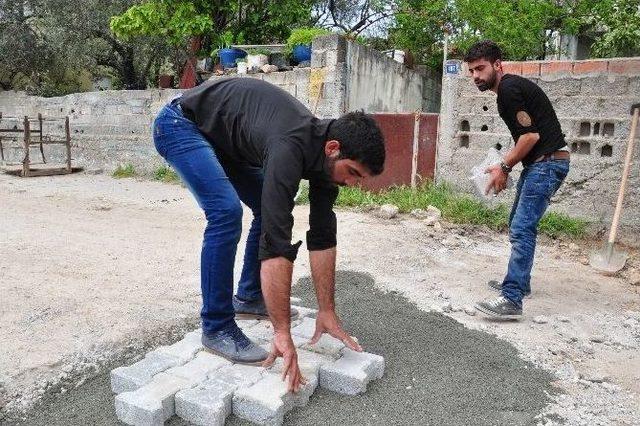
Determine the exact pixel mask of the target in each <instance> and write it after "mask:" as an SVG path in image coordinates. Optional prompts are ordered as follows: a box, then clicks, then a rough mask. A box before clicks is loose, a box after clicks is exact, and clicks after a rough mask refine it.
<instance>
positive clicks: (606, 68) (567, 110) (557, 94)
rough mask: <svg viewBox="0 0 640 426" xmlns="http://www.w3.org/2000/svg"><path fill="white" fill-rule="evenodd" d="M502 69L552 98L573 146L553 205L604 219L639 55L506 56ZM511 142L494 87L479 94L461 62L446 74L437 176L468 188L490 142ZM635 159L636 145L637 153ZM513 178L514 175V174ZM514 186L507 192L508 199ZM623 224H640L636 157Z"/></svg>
mask: <svg viewBox="0 0 640 426" xmlns="http://www.w3.org/2000/svg"><path fill="white" fill-rule="evenodd" d="M504 70H505V72H508V73H512V74H519V75H522V76H524V77H527V78H529V79H531V80H532V81H534V82H535V83H537V84H538V85H539V86H540V87H541V88H542V89H543V90H544V91H545V93H546V94H547V96H548V97H549V99H550V100H551V103H552V104H553V106H554V108H555V110H556V113H557V115H558V118H559V120H560V124H561V126H562V129H563V132H564V134H565V136H566V140H567V143H568V144H569V147H570V148H571V151H572V159H571V166H572V168H571V172H570V174H569V176H568V178H567V181H566V183H565V184H564V185H563V187H562V188H561V189H560V191H559V192H558V194H557V195H556V199H555V203H554V204H553V207H552V208H553V209H556V210H559V211H563V212H566V213H570V214H572V215H576V216H583V217H587V218H590V219H592V220H603V221H605V222H607V221H609V220H610V218H611V215H612V212H613V206H614V204H615V200H616V196H617V191H618V185H619V181H620V174H621V172H622V161H623V159H624V155H625V150H626V143H627V140H628V137H629V129H630V121H631V116H630V113H629V110H630V106H631V104H632V103H634V102H639V101H640V58H635V59H625V58H621V59H611V60H588V61H543V62H505V63H504ZM496 144H500V145H501V146H502V147H503V148H502V149H503V151H504V150H506V149H509V148H511V147H512V146H513V140H512V139H511V136H510V134H509V133H508V130H507V127H506V126H505V125H504V123H503V122H502V120H501V119H500V117H499V115H498V111H497V107H496V100H495V94H494V93H493V92H484V93H481V92H479V91H478V89H477V88H476V87H475V85H474V84H473V82H472V81H471V79H470V78H469V77H468V72H467V70H466V68H465V66H464V64H462V71H461V72H460V74H447V75H445V77H444V79H443V93H442V109H441V127H440V139H439V143H438V154H437V166H436V170H437V171H436V176H437V179H438V180H447V181H450V182H453V183H455V184H456V185H458V186H459V187H462V188H464V189H466V190H469V191H472V183H471V181H469V179H468V175H469V171H470V169H471V167H472V166H473V165H475V164H478V163H480V162H481V160H482V158H483V157H484V155H485V153H486V151H487V150H488V148H490V147H492V146H495V145H496ZM634 158H635V159H637V151H636V155H635V156H634ZM514 177H517V173H516V176H514ZM513 192H514V191H513V190H511V191H509V193H508V194H507V197H500V198H499V199H502V201H509V200H505V198H511V197H513ZM623 223H627V224H633V225H634V226H635V227H636V228H637V227H638V224H639V223H640V177H639V170H638V166H637V160H636V162H635V164H634V167H632V171H631V181H630V182H629V186H628V189H627V194H626V199H625V210H624V212H623Z"/></svg>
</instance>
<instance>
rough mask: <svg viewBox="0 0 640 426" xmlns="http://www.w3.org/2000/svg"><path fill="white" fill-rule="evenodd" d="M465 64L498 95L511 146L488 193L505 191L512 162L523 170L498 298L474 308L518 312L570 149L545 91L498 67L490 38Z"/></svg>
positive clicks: (514, 315)
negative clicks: (543, 222) (540, 230)
mask: <svg viewBox="0 0 640 426" xmlns="http://www.w3.org/2000/svg"><path fill="white" fill-rule="evenodd" d="M464 60H465V62H467V63H468V65H469V72H470V73H471V77H472V78H473V82H474V83H475V85H476V86H477V87H478V89H479V90H480V91H485V90H491V91H493V92H495V93H497V94H498V98H497V103H498V113H499V114H500V117H501V118H502V120H503V121H504V122H505V124H506V125H507V127H508V128H509V131H510V132H511V136H512V137H513V140H514V141H515V145H514V147H513V148H512V149H510V150H509V151H508V152H507V153H506V154H505V155H504V158H503V160H502V162H501V163H500V164H496V165H494V166H492V167H490V168H489V169H487V170H486V172H487V173H490V174H491V176H490V178H489V184H488V186H487V188H486V191H487V193H489V191H493V192H494V193H495V194H498V193H499V192H500V191H502V190H504V189H505V187H506V183H507V176H508V175H509V173H510V172H511V169H512V167H513V166H515V165H516V164H518V163H520V162H522V165H523V170H522V173H521V174H520V179H519V181H518V185H517V191H516V197H515V201H514V203H513V207H512V209H511V215H510V217H509V239H510V241H511V256H510V258H509V266H508V268H507V274H506V276H505V277H504V279H503V280H502V282H499V281H489V287H491V288H492V289H494V290H498V291H500V292H501V293H502V294H501V296H499V297H497V298H493V299H489V300H485V301H482V302H480V303H478V304H476V309H478V310H480V311H481V312H483V313H485V314H487V315H490V316H493V317H498V318H507V319H518V318H520V317H521V316H522V299H523V297H524V296H526V295H528V294H530V293H531V286H530V281H531V268H532V267H533V259H534V255H535V247H536V238H537V232H538V222H540V219H541V218H542V216H543V215H544V212H545V211H546V210H547V207H548V206H549V202H550V199H551V197H552V196H553V194H555V193H556V191H557V190H558V188H559V187H560V185H561V184H562V182H563V181H564V179H565V177H566V176H567V173H568V172H569V150H568V149H567V143H566V142H565V140H564V135H563V134H562V129H561V128H560V123H559V122H558V118H557V117H556V113H555V111H554V109H553V106H552V105H551V102H549V98H547V95H545V93H544V92H543V91H542V89H540V87H538V86H537V85H536V84H535V83H533V82H532V81H530V80H528V79H526V78H523V77H520V76H518V75H511V74H505V73H503V71H502V52H501V51H500V48H499V47H498V46H497V45H496V44H495V43H494V42H492V41H490V40H485V41H481V42H478V43H476V44H474V45H473V46H472V47H471V48H470V49H469V52H467V54H466V56H465V58H464Z"/></svg>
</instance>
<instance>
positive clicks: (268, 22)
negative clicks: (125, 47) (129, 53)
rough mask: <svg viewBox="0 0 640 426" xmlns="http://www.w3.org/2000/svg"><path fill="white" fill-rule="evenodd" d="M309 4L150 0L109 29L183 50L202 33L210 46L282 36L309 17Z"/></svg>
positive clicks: (251, 0) (270, 0)
mask: <svg viewBox="0 0 640 426" xmlns="http://www.w3.org/2000/svg"><path fill="white" fill-rule="evenodd" d="M311 6H312V1H311V0H301V1H300V0H244V1H241V0H232V1H204V0H147V1H145V2H143V3H141V4H136V5H134V6H132V7H130V8H129V9H128V10H127V11H125V12H124V13H122V14H120V15H117V16H114V17H113V18H112V19H111V29H112V30H113V32H114V33H115V34H116V36H117V37H118V38H120V39H122V40H128V39H130V38H131V37H135V36H141V35H145V36H160V37H165V38H167V39H168V40H169V41H170V42H171V43H172V44H173V45H174V46H181V47H183V48H184V49H186V46H187V43H188V42H189V40H190V39H191V38H193V37H198V38H200V39H201V40H202V41H203V48H204V50H205V51H208V50H210V49H211V47H214V48H215V47H218V46H220V45H222V44H226V43H229V42H230V43H254V44H259V43H264V42H273V41H277V40H284V39H286V37H287V36H288V35H289V31H290V28H291V27H294V26H296V25H304V24H306V23H308V22H309V19H310V16H311ZM229 35H230V37H229Z"/></svg>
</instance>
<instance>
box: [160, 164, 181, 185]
mask: <svg viewBox="0 0 640 426" xmlns="http://www.w3.org/2000/svg"><path fill="white" fill-rule="evenodd" d="M153 179H155V180H159V181H160V182H165V183H180V176H178V174H177V173H176V172H175V171H174V170H173V169H172V168H171V167H168V166H160V167H158V168H157V169H155V170H154V171H153Z"/></svg>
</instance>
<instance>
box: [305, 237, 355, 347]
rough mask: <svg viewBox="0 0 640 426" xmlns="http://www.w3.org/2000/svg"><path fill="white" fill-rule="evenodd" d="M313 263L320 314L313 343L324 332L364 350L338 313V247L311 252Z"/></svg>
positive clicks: (349, 345)
mask: <svg viewBox="0 0 640 426" xmlns="http://www.w3.org/2000/svg"><path fill="white" fill-rule="evenodd" d="M309 261H310V263H311V276H312V277H313V284H314V286H315V289H316V297H317V299H318V307H319V308H320V309H319V311H318V315H317V318H316V331H315V333H314V335H313V337H312V338H311V344H314V343H316V342H317V341H318V340H319V339H320V337H321V336H322V334H323V333H328V334H330V335H331V336H333V337H335V338H336V339H340V340H342V342H343V343H344V344H345V345H347V346H348V347H349V348H351V349H353V350H354V351H358V352H360V351H362V347H360V345H359V344H358V343H357V342H356V341H355V340H353V338H352V337H351V336H349V334H347V333H346V332H345V331H344V329H343V328H342V324H341V323H340V319H339V318H338V315H337V314H336V304H335V296H334V295H335V288H336V248H335V247H332V248H329V249H326V250H317V251H310V252H309Z"/></svg>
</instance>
